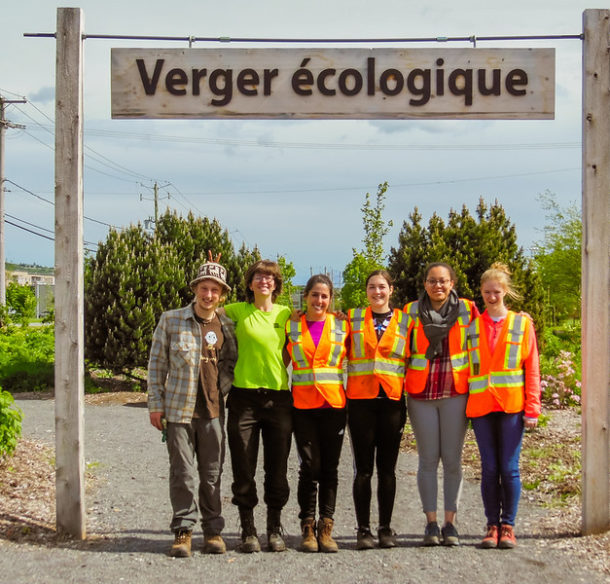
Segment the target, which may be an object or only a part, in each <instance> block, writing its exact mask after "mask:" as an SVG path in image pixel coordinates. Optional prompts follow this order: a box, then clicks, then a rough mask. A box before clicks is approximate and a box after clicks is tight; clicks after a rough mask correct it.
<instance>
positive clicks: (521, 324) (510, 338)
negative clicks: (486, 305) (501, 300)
mask: <svg viewBox="0 0 610 584" xmlns="http://www.w3.org/2000/svg"><path fill="white" fill-rule="evenodd" d="M511 316H513V318H512V319H511V320H512V322H510V321H509V323H508V332H507V334H506V355H505V356H504V368H505V369H515V368H516V367H517V365H518V364H519V363H520V362H521V345H522V342H523V335H524V334H525V317H524V316H523V315H521V314H515V315H511Z"/></svg>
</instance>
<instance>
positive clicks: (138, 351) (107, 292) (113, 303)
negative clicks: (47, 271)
mask: <svg viewBox="0 0 610 584" xmlns="http://www.w3.org/2000/svg"><path fill="white" fill-rule="evenodd" d="M208 250H210V251H212V252H213V253H214V254H218V253H221V254H222V257H221V260H220V261H221V263H222V265H223V266H225V267H226V268H227V280H228V284H229V285H230V286H231V288H232V292H231V293H230V295H229V298H228V300H229V301H234V300H241V299H244V298H245V290H244V286H243V280H244V273H245V270H246V269H247V267H248V266H249V265H250V264H251V263H252V262H253V261H255V259H259V258H260V254H259V253H258V250H257V249H255V250H254V251H252V252H250V251H249V250H248V249H247V248H246V247H245V246H242V248H241V249H240V251H239V253H238V254H237V255H236V254H235V252H234V250H233V245H232V243H231V241H230V239H229V234H228V231H227V230H225V229H223V228H222V227H221V225H220V223H219V222H218V221H216V220H215V219H213V220H210V219H208V218H206V217H203V218H201V217H195V216H194V215H193V214H192V213H189V215H188V216H187V217H186V218H183V217H180V216H178V215H177V214H176V213H175V212H170V211H167V212H166V213H165V214H164V215H162V216H161V217H160V218H159V219H158V221H157V223H156V230H155V233H154V234H150V233H147V232H146V231H145V230H144V229H143V227H142V225H140V224H138V225H136V226H131V227H128V228H126V229H124V230H122V231H116V230H111V231H110V233H109V234H108V238H107V239H106V241H105V242H102V243H100V244H99V246H98V251H97V253H96V255H95V257H93V258H91V259H90V260H88V262H87V265H86V270H85V322H86V327H85V351H86V355H87V358H88V359H89V360H91V361H93V362H95V363H96V364H99V365H101V366H103V367H107V368H110V369H112V370H114V371H125V370H129V369H131V368H134V367H145V366H146V364H147V361H148V352H149V350H150V343H151V340H152V333H153V331H154V328H155V326H156V323H157V322H158V320H159V317H160V316H161V313H162V312H164V311H166V310H170V309H172V308H179V307H181V306H185V305H187V304H188V303H189V302H190V301H191V300H192V298H193V293H192V291H191V289H190V287H189V282H190V281H191V280H193V279H194V278H195V277H196V275H197V271H198V268H199V266H200V265H201V264H203V263H205V262H206V261H207V259H208V258H207V253H208Z"/></svg>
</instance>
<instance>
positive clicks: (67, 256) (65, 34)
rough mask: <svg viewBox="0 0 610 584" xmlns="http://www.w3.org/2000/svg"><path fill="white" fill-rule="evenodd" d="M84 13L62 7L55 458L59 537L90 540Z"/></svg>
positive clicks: (59, 18)
mask: <svg viewBox="0 0 610 584" xmlns="http://www.w3.org/2000/svg"><path fill="white" fill-rule="evenodd" d="M82 34H83V15H82V11H81V9H80V8H58V9H57V37H56V41H57V63H56V68H57V71H56V87H55V449H56V452H55V459H56V475H55V477H56V479H55V480H56V504H57V515H56V523H57V532H58V533H59V534H63V535H70V536H72V537H76V538H79V539H84V538H85V535H86V533H85V488H84V474H85V458H84V445H83V434H84V416H83V409H84V408H83V397H84V316H83V310H84V294H83V290H84V277H83V259H84V255H83V144H82V134H83V91H82V88H83V81H82V79H83V75H82V73H83V40H82Z"/></svg>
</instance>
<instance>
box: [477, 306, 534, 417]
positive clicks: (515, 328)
mask: <svg viewBox="0 0 610 584" xmlns="http://www.w3.org/2000/svg"><path fill="white" fill-rule="evenodd" d="M531 333H532V323H531V322H530V320H529V318H527V317H526V316H524V315H522V314H517V313H515V312H512V311H510V310H509V311H508V314H507V316H506V320H505V321H504V326H503V327H502V330H501V331H500V336H499V338H498V342H497V343H496V347H495V349H494V352H493V354H491V353H490V351H489V343H488V340H487V334H486V332H485V325H484V324H483V319H482V318H481V317H479V318H475V319H474V321H473V322H472V324H471V325H470V327H469V329H468V357H469V362H470V376H469V377H468V392H469V395H468V403H467V405H466V415H467V416H468V417H469V418H477V417H479V416H484V415H485V414H488V413H489V412H492V411H497V406H498V405H499V406H500V407H501V408H502V411H503V412H506V413H508V414H514V413H517V412H521V411H522V410H523V408H524V407H525V372H524V370H523V361H524V359H525V358H526V357H527V348H528V347H529V339H530V336H529V335H530V334H531Z"/></svg>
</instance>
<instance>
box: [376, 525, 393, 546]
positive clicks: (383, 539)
mask: <svg viewBox="0 0 610 584" xmlns="http://www.w3.org/2000/svg"><path fill="white" fill-rule="evenodd" d="M377 537H378V538H379V547H380V548H393V547H396V532H395V531H394V530H393V529H392V528H391V527H380V528H379V531H377Z"/></svg>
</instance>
